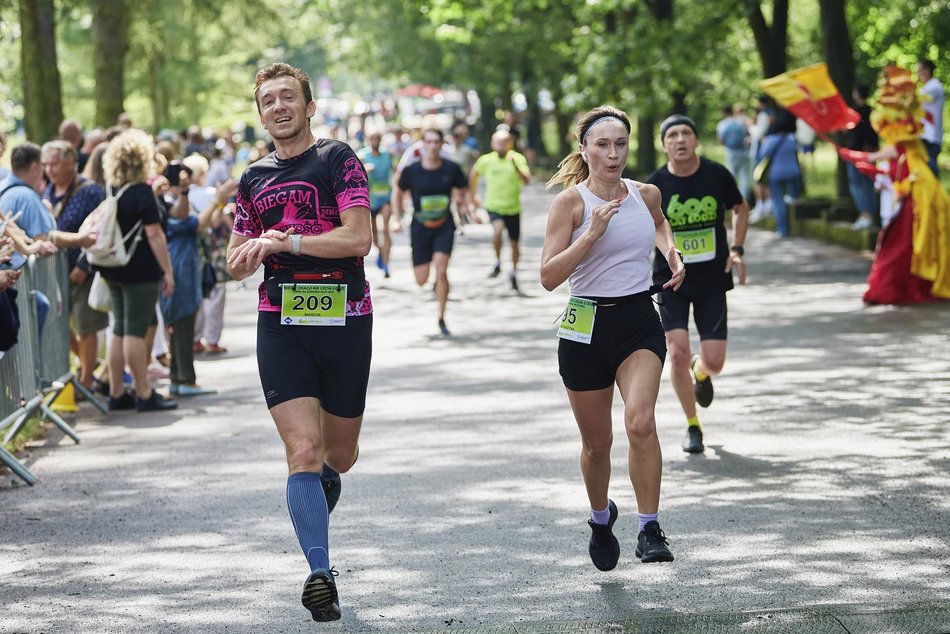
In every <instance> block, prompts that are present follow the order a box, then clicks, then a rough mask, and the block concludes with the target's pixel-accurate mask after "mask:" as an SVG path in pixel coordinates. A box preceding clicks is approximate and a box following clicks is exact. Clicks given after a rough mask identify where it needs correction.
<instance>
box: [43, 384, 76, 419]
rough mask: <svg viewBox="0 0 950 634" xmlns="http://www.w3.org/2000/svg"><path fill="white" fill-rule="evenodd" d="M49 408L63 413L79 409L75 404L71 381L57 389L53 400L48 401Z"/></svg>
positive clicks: (70, 412)
mask: <svg viewBox="0 0 950 634" xmlns="http://www.w3.org/2000/svg"><path fill="white" fill-rule="evenodd" d="M49 408H50V409H51V410H53V411H54V412H61V413H64V414H72V413H74V412H78V411H79V406H78V405H76V392H75V391H74V388H73V384H72V382H71V381H70V382H69V383H67V384H66V387H64V388H63V389H62V390H60V391H59V394H57V395H56V398H54V399H53V402H52V403H50V406H49Z"/></svg>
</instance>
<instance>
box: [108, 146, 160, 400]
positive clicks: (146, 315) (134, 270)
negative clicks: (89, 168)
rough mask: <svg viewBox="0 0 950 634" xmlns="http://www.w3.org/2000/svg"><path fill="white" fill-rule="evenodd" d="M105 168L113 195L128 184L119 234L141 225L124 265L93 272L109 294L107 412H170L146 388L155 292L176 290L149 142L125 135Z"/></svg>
mask: <svg viewBox="0 0 950 634" xmlns="http://www.w3.org/2000/svg"><path fill="white" fill-rule="evenodd" d="M103 167H104V170H105V175H106V182H107V183H108V184H109V187H110V188H111V190H112V191H113V192H118V191H119V190H120V189H121V188H122V187H123V186H125V185H127V184H130V183H131V184H130V185H129V187H127V188H126V190H125V191H124V192H123V194H122V196H121V197H120V198H119V200H118V214H117V220H118V223H119V226H120V227H121V229H122V234H123V235H128V232H130V231H132V229H133V227H135V225H136V224H137V223H139V222H141V223H142V224H141V228H140V229H139V230H138V231H136V232H135V233H133V234H132V237H130V238H129V243H127V244H126V248H127V249H130V250H133V249H134V251H133V253H132V257H131V259H130V260H129V262H128V264H126V265H125V266H121V267H115V268H99V269H97V270H98V271H99V273H100V275H102V277H103V278H105V280H106V282H107V283H108V285H109V290H110V291H111V293H112V306H113V309H112V312H113V316H114V318H115V323H114V325H113V329H112V340H111V341H110V343H109V385H110V388H109V392H110V394H109V409H110V410H127V409H137V410H138V411H140V412H141V411H149V410H160V409H173V408H175V407H178V404H177V403H176V402H175V401H173V400H170V399H166V398H163V397H162V396H161V395H159V394H158V392H156V391H154V390H153V389H152V387H151V385H150V384H149V381H148V351H147V350H146V347H145V333H146V331H147V329H148V326H149V324H150V323H151V321H152V318H153V316H154V315H155V302H156V301H157V300H158V293H159V289H161V292H162V294H163V295H165V296H167V295H169V294H170V293H171V292H172V291H173V290H174V288H175V280H174V277H173V275H172V267H171V262H170V261H169V258H168V244H167V242H166V241H165V231H164V229H163V228H162V223H161V215H160V214H159V208H158V201H157V200H155V195H154V194H153V193H152V189H151V188H150V187H149V186H148V185H147V184H146V182H145V181H146V179H147V178H148V177H149V176H150V173H151V168H152V140H151V138H150V137H149V135H148V134H146V133H145V132H143V131H141V130H134V129H133V130H127V131H125V132H123V133H122V134H120V135H119V136H117V137H116V138H115V139H113V140H112V141H111V142H110V143H109V148H108V149H107V150H106V152H105V155H104V156H103ZM137 238H138V239H137ZM126 365H128V367H129V370H130V371H131V373H132V379H133V387H134V389H135V395H134V397H133V395H131V394H128V393H126V392H125V390H124V387H123V380H122V372H123V370H124V368H125V366H126Z"/></svg>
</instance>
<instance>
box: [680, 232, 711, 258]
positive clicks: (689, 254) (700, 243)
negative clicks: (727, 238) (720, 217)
mask: <svg viewBox="0 0 950 634" xmlns="http://www.w3.org/2000/svg"><path fill="white" fill-rule="evenodd" d="M673 241H674V242H676V248H677V249H679V250H680V251H682V252H683V263H684V264H691V263H693V262H708V261H709V260H714V259H716V228H715V227H706V228H705V229H694V230H692V231H674V232H673Z"/></svg>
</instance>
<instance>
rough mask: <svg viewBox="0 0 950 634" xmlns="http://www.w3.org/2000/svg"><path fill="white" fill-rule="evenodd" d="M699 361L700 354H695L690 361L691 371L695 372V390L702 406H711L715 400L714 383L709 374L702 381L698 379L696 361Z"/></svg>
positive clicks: (697, 399) (698, 401) (697, 400)
mask: <svg viewBox="0 0 950 634" xmlns="http://www.w3.org/2000/svg"><path fill="white" fill-rule="evenodd" d="M697 361H699V355H698V354H694V355H693V358H692V360H690V362H689V369H690V372H692V373H693V390H694V392H695V393H696V402H697V403H698V404H699V406H700V407H709V406H710V404H712V402H713V384H712V377H711V376H707V377H706V378H705V379H703V380H702V381H699V380H697V379H696V369H695V368H696V362H697Z"/></svg>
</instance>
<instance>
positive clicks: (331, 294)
mask: <svg viewBox="0 0 950 634" xmlns="http://www.w3.org/2000/svg"><path fill="white" fill-rule="evenodd" d="M280 323H281V324H283V325H285V326H345V325H346V284H283V285H282V286H281V302H280Z"/></svg>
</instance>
